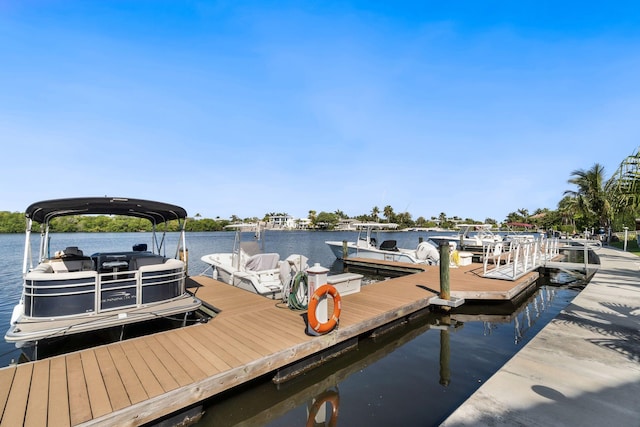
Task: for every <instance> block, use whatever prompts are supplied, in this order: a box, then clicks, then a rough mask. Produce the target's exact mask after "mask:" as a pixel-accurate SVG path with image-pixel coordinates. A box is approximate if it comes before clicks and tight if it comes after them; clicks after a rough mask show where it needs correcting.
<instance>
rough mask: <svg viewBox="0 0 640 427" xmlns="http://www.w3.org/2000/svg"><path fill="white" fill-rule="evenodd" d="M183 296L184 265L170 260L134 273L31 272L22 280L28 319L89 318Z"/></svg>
mask: <svg viewBox="0 0 640 427" xmlns="http://www.w3.org/2000/svg"><path fill="white" fill-rule="evenodd" d="M184 292H185V265H184V263H183V262H181V261H178V260H172V259H169V260H168V261H167V263H165V264H160V265H149V266H143V267H140V269H139V270H137V271H118V272H116V271H114V272H105V273H98V272H96V271H81V272H70V273H43V272H36V271H34V272H30V273H28V274H27V275H26V276H25V292H24V297H25V300H24V305H25V308H24V310H25V315H26V316H30V317H57V316H73V315H78V314H87V315H92V314H100V313H103V312H107V311H113V310H118V309H122V308H127V307H142V306H145V305H147V304H152V303H155V302H159V301H166V300H169V299H172V298H176V297H179V296H181V295H182V294H183V293H184Z"/></svg>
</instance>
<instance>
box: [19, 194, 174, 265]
mask: <svg viewBox="0 0 640 427" xmlns="http://www.w3.org/2000/svg"><path fill="white" fill-rule="evenodd" d="M69 215H123V216H132V217H137V218H145V219H148V220H149V221H150V222H151V224H152V225H153V241H154V246H155V247H154V248H152V249H153V252H154V253H158V254H160V251H161V250H162V246H163V243H164V235H163V238H162V240H161V241H160V242H158V241H157V240H156V227H157V226H158V225H160V224H166V223H167V222H169V221H172V220H177V221H178V224H179V227H180V243H181V246H182V248H186V242H185V233H184V231H185V230H184V226H185V223H186V218H187V211H186V210H185V209H183V208H181V207H180V206H176V205H172V204H169V203H163V202H155V201H151V200H142V199H129V198H125V197H78V198H70V199H52V200H44V201H41V202H36V203H33V204H31V205H30V206H29V207H28V208H27V210H26V211H25V217H26V219H27V225H26V242H25V243H26V244H25V248H26V249H27V250H25V254H24V263H23V269H22V270H23V273H26V272H27V271H28V269H29V265H28V264H29V258H30V250H29V248H30V244H29V243H30V234H31V228H32V226H33V222H34V221H35V222H38V223H40V224H41V232H42V235H43V238H42V240H41V242H40V254H39V260H42V259H43V258H45V257H46V253H47V251H48V247H47V245H48V241H49V239H48V235H49V223H50V221H51V220H52V219H53V218H56V217H61V216H69ZM178 246H180V245H178ZM179 250H180V247H178V248H177V249H176V254H175V258H178V252H179Z"/></svg>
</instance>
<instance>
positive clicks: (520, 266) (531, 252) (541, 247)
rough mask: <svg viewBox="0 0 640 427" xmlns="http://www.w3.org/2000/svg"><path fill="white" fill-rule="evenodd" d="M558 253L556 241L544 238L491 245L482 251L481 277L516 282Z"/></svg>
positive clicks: (555, 239)
mask: <svg viewBox="0 0 640 427" xmlns="http://www.w3.org/2000/svg"><path fill="white" fill-rule="evenodd" d="M558 251H559V247H558V239H557V238H553V239H547V238H545V237H544V236H541V237H539V238H536V239H534V240H513V241H511V242H498V243H491V244H488V245H485V246H484V247H483V250H482V262H483V276H484V277H490V278H494V279H505V280H516V279H517V278H519V277H521V276H523V275H524V274H526V273H528V272H530V271H533V270H535V269H537V268H538V267H540V266H542V265H543V264H544V263H545V262H546V261H547V260H550V259H553V258H554V257H555V256H556V255H558V253H559V252H558Z"/></svg>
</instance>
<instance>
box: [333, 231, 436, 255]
mask: <svg viewBox="0 0 640 427" xmlns="http://www.w3.org/2000/svg"><path fill="white" fill-rule="evenodd" d="M354 226H355V227H356V229H357V231H358V236H357V238H356V240H355V241H351V242H342V241H326V242H325V243H326V244H327V245H328V246H329V248H330V249H331V252H333V254H334V255H335V256H336V258H337V259H343V258H344V252H345V245H346V252H347V254H346V256H347V257H352V256H353V257H359V258H370V259H377V260H382V261H395V262H408V263H412V264H437V263H438V262H439V260H440V253H439V252H438V248H437V246H436V245H435V244H434V243H433V242H431V241H429V240H426V241H423V242H420V243H419V244H418V245H417V247H416V248H415V249H407V248H398V247H397V241H395V240H383V241H382V242H381V243H380V244H379V245H378V240H380V233H379V232H380V231H382V230H395V229H396V228H397V227H398V225H397V224H393V223H378V222H366V223H357V224H354Z"/></svg>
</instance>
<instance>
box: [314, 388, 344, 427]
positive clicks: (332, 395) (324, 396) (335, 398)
mask: <svg viewBox="0 0 640 427" xmlns="http://www.w3.org/2000/svg"><path fill="white" fill-rule="evenodd" d="M325 402H330V403H331V419H330V420H329V424H328V426H329V427H332V426H335V425H336V422H337V421H338V405H339V404H340V395H339V394H338V392H336V391H334V390H327V391H325V392H324V393H321V394H320V396H318V398H317V399H316V401H315V402H313V405H311V409H310V410H309V418H307V427H313V426H315V425H316V421H315V418H316V414H317V413H318V411H319V410H320V407H321V406H322V404H323V403H325Z"/></svg>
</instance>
